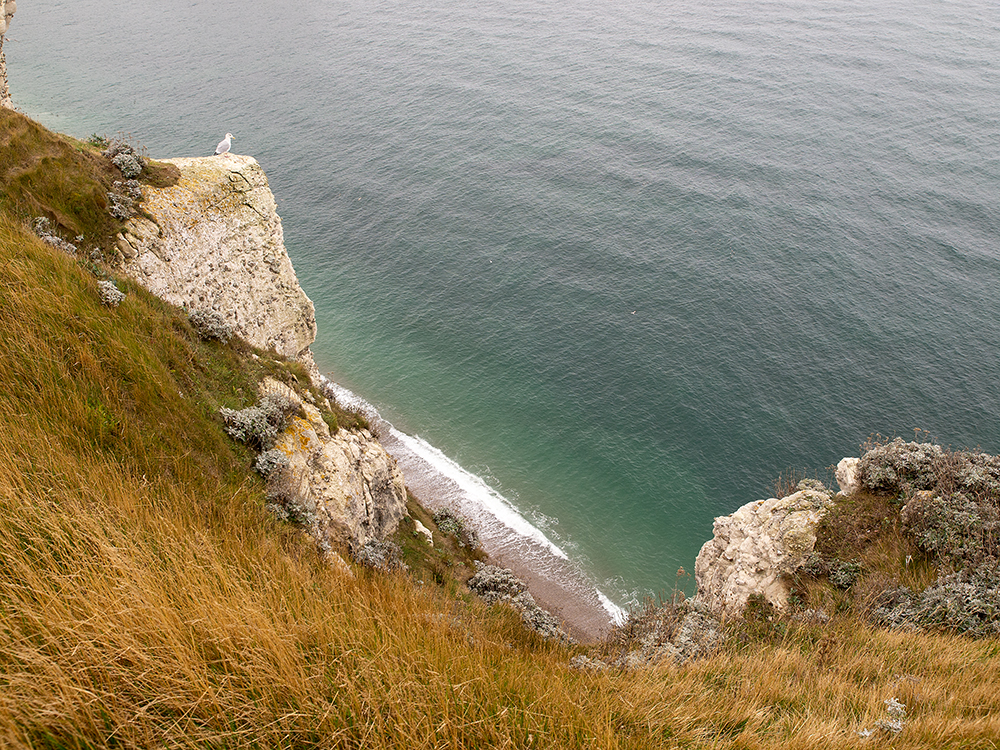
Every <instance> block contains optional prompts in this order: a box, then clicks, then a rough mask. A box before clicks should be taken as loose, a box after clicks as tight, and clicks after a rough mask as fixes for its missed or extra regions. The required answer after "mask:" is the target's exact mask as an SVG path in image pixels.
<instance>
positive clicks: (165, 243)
mask: <svg viewBox="0 0 1000 750" xmlns="http://www.w3.org/2000/svg"><path fill="white" fill-rule="evenodd" d="M165 161H167V162H169V163H171V164H174V165H176V166H177V167H178V168H179V169H180V171H181V177H180V180H179V181H178V183H177V184H176V185H173V186H171V187H166V188H154V187H149V186H144V187H143V203H142V207H143V209H144V210H145V211H146V212H148V213H149V215H150V216H152V218H153V221H150V220H148V219H146V218H142V217H135V218H133V219H130V220H129V221H128V223H127V224H126V229H125V231H124V232H122V233H121V234H120V235H119V237H118V251H119V255H118V260H119V261H120V262H121V264H122V266H123V268H124V270H125V271H126V273H128V274H129V275H130V276H132V277H133V278H134V279H136V280H137V281H138V282H139V283H141V284H142V285H143V286H145V287H146V288H147V289H149V290H150V291H151V292H153V293H154V294H156V295H158V296H160V297H162V298H163V299H165V300H167V301H168V302H171V303H173V304H175V305H181V306H187V307H188V308H191V309H200V310H214V311H216V312H218V313H220V314H221V315H223V316H224V317H225V318H226V322H227V323H229V324H230V325H231V326H232V327H233V330H234V332H235V333H236V334H237V335H239V336H240V337H242V338H244V339H246V341H248V342H249V343H251V344H253V345H254V346H257V347H260V348H262V349H273V350H274V351H276V352H278V353H279V354H283V355H284V356H286V357H290V358H299V359H302V360H304V361H305V362H306V363H307V365H310V366H311V363H312V356H311V353H310V352H309V345H310V344H311V343H312V342H313V340H314V339H315V338H316V315H315V311H314V309H313V304H312V301H310V299H309V298H308V297H307V296H306V294H305V292H303V291H302V288H301V287H300V286H299V282H298V279H297V278H296V276H295V270H294V269H293V268H292V263H291V261H290V260H289V258H288V253H287V252H286V250H285V245H284V239H283V233H282V229H281V219H279V218H278V214H277V211H276V208H275V202H274V195H273V194H272V193H271V188H270V187H269V186H268V184H267V177H266V176H265V175H264V170H263V169H261V167H260V165H259V164H258V163H257V161H256V160H255V159H253V158H252V157H250V156H236V155H226V156H218V157H216V156H213V157H207V158H195V159H167V160H165Z"/></svg>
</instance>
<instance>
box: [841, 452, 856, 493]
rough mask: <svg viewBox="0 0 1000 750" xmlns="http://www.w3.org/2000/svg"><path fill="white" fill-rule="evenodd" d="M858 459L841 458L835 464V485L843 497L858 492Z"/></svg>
mask: <svg viewBox="0 0 1000 750" xmlns="http://www.w3.org/2000/svg"><path fill="white" fill-rule="evenodd" d="M860 461H861V459H860V458H842V459H840V463H839V464H837V484H838V485H840V491H841V492H843V493H844V494H845V495H853V494H854V493H855V492H857V491H858V463H859V462H860Z"/></svg>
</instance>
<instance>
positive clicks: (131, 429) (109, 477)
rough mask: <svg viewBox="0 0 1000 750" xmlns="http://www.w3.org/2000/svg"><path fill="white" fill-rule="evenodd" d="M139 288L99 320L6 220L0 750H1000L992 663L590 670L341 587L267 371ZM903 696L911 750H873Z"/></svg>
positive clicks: (438, 598)
mask: <svg viewBox="0 0 1000 750" xmlns="http://www.w3.org/2000/svg"><path fill="white" fill-rule="evenodd" d="M119 285H120V286H122V287H125V288H127V290H128V292H129V296H128V298H127V299H126V301H125V302H124V303H122V305H121V306H120V307H119V308H116V309H109V308H106V307H103V306H101V305H100V303H99V302H98V295H97V291H96V281H95V279H94V278H93V277H92V276H91V275H90V274H89V273H88V272H87V271H86V270H85V269H84V268H82V267H81V266H80V265H79V264H78V263H77V262H76V261H75V260H74V259H72V258H69V257H67V256H65V255H63V254H61V253H60V252H58V251H55V250H52V249H51V248H48V247H47V246H45V245H43V244H41V243H40V242H38V241H37V240H36V239H34V238H33V237H32V236H30V234H29V233H27V232H26V231H25V230H24V229H23V228H21V227H20V226H19V225H18V224H17V223H16V222H15V221H14V220H13V219H11V217H10V216H9V215H2V216H0V286H2V294H0V341H2V342H3V345H2V350H0V384H2V387H0V424H2V425H3V429H2V430H0V746H3V747H10V748H42V747H47V748H100V747H127V748H152V747H156V748H160V747H174V748H195V747H199V748H201V747H213V748H222V747H232V748H242V747H261V748H280V747H320V748H328V747H330V748H332V747H345V748H362V747H363V748H486V747H489V748H494V747H495V748H532V747H558V748H578V747H579V748H591V747H592V748H671V747H697V748H851V747H859V748H860V747H873V746H878V747H895V748H939V747H969V748H990V747H997V738H998V737H1000V695H998V691H997V690H996V688H995V686H996V685H998V684H1000V643H998V642H997V641H995V640H994V641H973V640H969V639H963V638H959V637H951V636H937V635H916V634H915V635H908V634H900V633H889V632H882V631H876V630H872V629H870V628H868V627H866V626H865V625H863V624H862V623H860V622H859V621H857V620H855V619H852V618H850V617H848V616H844V617H842V618H835V619H834V621H833V622H832V623H831V624H830V625H828V626H816V625H796V624H789V623H766V622H765V623H760V624H759V627H758V629H757V631H752V629H751V628H749V627H748V626H744V627H742V628H740V627H736V628H734V629H733V632H732V635H731V637H730V639H729V641H728V645H727V646H726V647H725V649H724V650H723V651H722V652H720V653H719V654H717V655H716V656H714V657H712V658H710V659H707V660H704V661H701V662H698V663H694V664H692V665H690V666H687V667H685V668H677V667H674V666H672V665H666V664H665V665H662V666H660V667H658V668H654V669H650V670H647V671H636V672H629V673H625V672H619V671H606V672H600V673H591V672H582V671H579V670H574V669H570V668H569V660H570V657H571V656H572V652H570V651H567V650H565V649H562V648H560V647H557V646H553V645H551V644H546V643H543V642H541V641H540V640H538V639H537V638H535V637H534V636H532V635H530V634H528V633H526V632H525V631H524V630H523V629H522V628H521V626H520V622H519V619H518V618H517V616H516V615H514V614H513V613H511V612H507V611H504V610H502V609H498V610H492V611H487V610H485V609H484V608H482V607H481V606H479V605H475V604H472V605H470V604H467V603H465V602H464V601H462V600H461V599H456V598H454V597H453V596H451V595H448V594H446V593H445V592H443V591H441V590H439V589H437V588H434V587H420V586H416V585H414V583H413V582H412V580H411V579H410V578H407V577H406V576H404V575H393V576H384V575H375V574H369V573H367V572H366V571H363V570H357V571H355V575H354V577H351V576H349V575H345V574H344V573H342V572H339V571H338V570H337V569H336V568H334V567H330V566H327V565H326V564H324V563H323V562H322V561H321V560H320V558H319V557H318V556H317V555H316V554H315V551H314V549H313V547H312V546H311V545H310V544H309V543H307V542H306V541H305V540H304V539H303V538H302V537H301V535H300V534H299V533H298V532H296V531H295V530H294V529H293V528H291V527H289V526H283V525H280V524H278V523H277V522H275V521H274V520H273V519H271V518H270V516H268V515H267V513H266V512H265V511H264V509H263V494H262V493H263V488H262V486H261V484H260V483H259V482H258V481H257V480H255V479H253V478H251V477H250V476H249V470H248V469H249V465H250V459H251V456H250V455H249V454H248V453H247V452H246V451H244V450H243V449H241V448H239V447H238V446H234V445H233V444H232V443H231V442H230V441H229V440H228V439H227V438H226V437H225V435H224V434H223V432H222V430H221V427H220V424H219V422H218V419H217V409H218V407H219V406H220V405H228V406H238V405H243V404H245V403H246V402H248V401H250V400H252V397H253V396H252V394H253V380H254V377H255V373H254V371H253V370H252V369H251V368H249V365H247V364H246V362H245V361H244V360H243V359H241V358H240V357H239V356H238V354H239V352H238V350H237V349H236V348H234V347H233V346H222V345H219V344H205V343H203V342H200V341H198V340H197V337H195V336H193V335H192V333H191V331H190V328H189V326H187V324H186V322H185V320H184V318H183V316H182V315H179V314H178V313H177V311H175V310H172V309H170V308H168V307H167V306H166V305H164V304H162V303H160V302H159V301H157V300H155V299H153V298H151V297H150V296H149V295H147V294H145V293H144V292H142V290H140V289H138V288H136V287H134V286H133V285H130V284H125V283H122V282H119ZM270 366H277V365H270ZM886 554H895V553H894V552H893V551H891V550H890V551H888V552H887V553H886ZM889 698H897V699H898V700H900V701H901V702H903V703H905V704H906V706H907V710H908V712H909V719H908V721H907V722H906V724H905V726H904V728H903V730H902V732H900V733H899V734H898V735H896V736H890V735H888V734H885V733H882V734H878V733H877V734H876V735H875V736H873V737H872V738H871V739H868V740H863V739H862V738H860V737H859V736H858V734H857V732H858V731H859V730H861V729H864V728H868V729H874V728H875V723H876V722H877V721H878V720H879V719H883V718H885V717H886V714H885V708H884V701H885V700H887V699H889Z"/></svg>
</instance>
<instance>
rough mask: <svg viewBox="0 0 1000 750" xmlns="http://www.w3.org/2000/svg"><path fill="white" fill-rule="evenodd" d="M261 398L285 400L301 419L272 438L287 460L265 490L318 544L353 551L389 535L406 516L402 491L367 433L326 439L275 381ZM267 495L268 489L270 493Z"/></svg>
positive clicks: (322, 428)
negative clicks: (276, 495)
mask: <svg viewBox="0 0 1000 750" xmlns="http://www.w3.org/2000/svg"><path fill="white" fill-rule="evenodd" d="M262 391H263V392H264V395H267V394H278V395H281V396H283V397H285V398H288V399H290V400H291V401H293V402H294V403H295V404H297V406H298V407H299V409H300V412H301V414H303V415H304V416H298V417H295V418H293V419H292V420H291V422H290V423H289V425H288V426H287V427H286V428H285V430H284V432H282V433H281V435H279V436H278V440H277V442H276V443H275V446H274V449H275V450H278V451H281V453H283V454H284V455H285V456H286V457H287V459H288V465H287V467H286V468H285V470H284V471H283V472H281V473H279V474H277V475H276V476H274V477H272V479H271V481H270V484H271V485H274V484H275V483H278V484H281V483H285V484H286V485H287V486H286V487H284V488H280V487H279V488H277V489H279V490H280V491H282V492H284V493H285V494H286V497H285V498H283V499H284V502H285V503H286V506H287V504H288V503H292V504H294V505H295V508H294V509H293V512H294V513H296V514H297V515H299V516H301V517H302V519H301V520H304V521H306V522H307V525H308V528H309V530H310V533H312V535H313V536H314V537H316V539H317V540H318V541H320V542H321V543H322V542H324V541H325V542H328V543H331V544H335V545H346V546H349V547H358V546H361V545H363V544H365V542H368V541H369V540H372V539H376V540H382V539H385V538H386V537H388V536H390V535H392V534H393V533H395V531H396V528H397V526H398V525H399V521H400V519H402V518H403V516H405V515H406V485H405V484H404V482H403V475H402V473H401V472H400V470H399V468H398V467H397V466H396V462H395V460H394V459H393V458H392V457H390V456H389V454H388V453H386V451H385V449H384V448H383V447H382V445H381V444H380V443H379V442H378V441H377V440H375V438H373V437H372V435H371V433H370V432H368V431H367V430H359V431H351V430H338V431H337V432H336V433H335V434H331V432H330V428H329V427H328V426H327V424H326V422H324V421H323V418H322V416H321V415H320V412H319V410H318V409H317V408H316V407H315V406H313V405H311V404H309V403H306V402H305V401H303V400H302V399H301V398H300V397H299V396H298V395H297V394H296V393H295V392H294V391H293V390H292V389H291V388H289V387H288V386H286V385H283V384H282V383H279V382H277V381H275V380H267V381H265V383H264V384H263V386H262ZM272 489H273V487H272Z"/></svg>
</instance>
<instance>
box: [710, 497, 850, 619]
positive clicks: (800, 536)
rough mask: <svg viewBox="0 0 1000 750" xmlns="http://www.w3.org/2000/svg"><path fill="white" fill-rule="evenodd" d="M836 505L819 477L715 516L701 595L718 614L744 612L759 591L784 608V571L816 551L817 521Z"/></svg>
mask: <svg viewBox="0 0 1000 750" xmlns="http://www.w3.org/2000/svg"><path fill="white" fill-rule="evenodd" d="M799 486H800V487H802V485H801V484H800V485H799ZM831 505H832V500H831V495H830V492H829V491H828V490H826V489H825V488H822V485H820V484H819V483H818V482H817V483H815V486H813V487H807V488H802V489H800V490H799V491H798V492H796V493H794V494H792V495H788V496H787V497H783V498H780V499H779V498H771V499H769V500H757V501H755V502H752V503H748V504H747V505H744V506H743V507H741V508H740V509H739V510H737V511H736V512H735V513H733V514H732V515H729V516H720V517H719V518H716V519H715V525H714V531H715V536H714V538H713V539H712V540H711V541H708V542H706V543H705V545H704V546H703V547H702V548H701V552H700V553H699V554H698V558H697V559H696V560H695V582H696V584H697V586H698V593H697V595H696V597H695V598H696V600H697V601H699V602H701V603H703V604H705V605H706V606H708V607H709V609H711V611H712V612H713V613H715V614H716V615H718V616H724V615H728V616H733V615H739V614H740V613H741V612H742V611H743V608H744V607H745V606H746V603H747V599H749V598H750V597H751V596H752V595H755V594H759V595H761V596H763V597H765V598H766V599H767V600H768V601H769V602H770V603H771V604H773V605H774V606H775V607H777V608H779V609H780V608H783V607H784V606H785V605H786V604H787V602H788V584H787V583H786V580H785V577H786V576H787V575H788V574H790V573H792V572H793V571H795V570H796V569H797V568H799V567H801V566H802V565H803V563H805V561H806V560H807V559H808V557H809V555H810V554H811V553H812V551H813V547H814V546H815V544H816V526H817V525H818V524H819V522H820V520H821V519H822V518H823V516H824V515H825V514H826V512H827V510H828V509H829V508H830V506H831Z"/></svg>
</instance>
